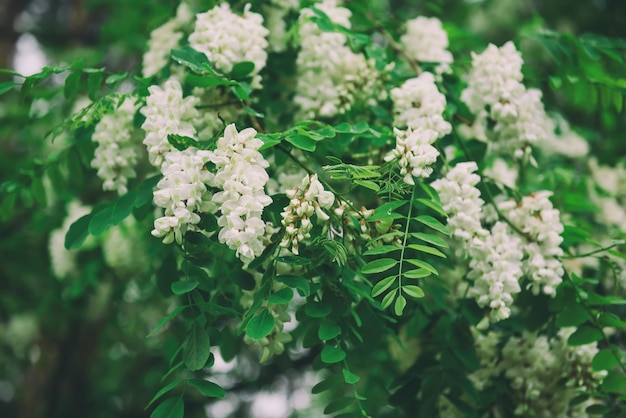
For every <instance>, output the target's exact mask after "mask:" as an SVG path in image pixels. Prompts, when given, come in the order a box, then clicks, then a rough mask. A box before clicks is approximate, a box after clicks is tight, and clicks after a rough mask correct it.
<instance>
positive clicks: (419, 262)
mask: <svg viewBox="0 0 626 418" xmlns="http://www.w3.org/2000/svg"><path fill="white" fill-rule="evenodd" d="M406 262H407V263H410V264H413V265H414V266H416V267H421V268H423V269H426V270H428V271H430V272H431V273H432V274H434V275H436V276H439V272H438V271H437V269H436V268H434V267H433V266H432V265H431V264H430V263H427V262H426V261H423V260H414V259H411V258H409V259H407V260H406Z"/></svg>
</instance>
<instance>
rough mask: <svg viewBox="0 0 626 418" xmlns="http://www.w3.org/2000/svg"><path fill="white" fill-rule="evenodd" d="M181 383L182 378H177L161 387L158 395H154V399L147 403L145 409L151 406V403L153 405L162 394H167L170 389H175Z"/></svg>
mask: <svg viewBox="0 0 626 418" xmlns="http://www.w3.org/2000/svg"><path fill="white" fill-rule="evenodd" d="M179 384H180V380H175V381H173V382H171V383H170V384H169V385H167V386H165V387H163V388H161V390H159V391H158V392H157V393H156V395H154V397H153V398H152V400H151V401H150V402H148V405H146V407H145V408H144V409H148V408H149V407H150V405H152V404H153V403H154V402H155V401H156V400H157V399H159V398H160V397H161V396H163V395H165V394H166V393H167V392H169V391H170V390H172V389H174V388H175V387H176V386H178V385H179Z"/></svg>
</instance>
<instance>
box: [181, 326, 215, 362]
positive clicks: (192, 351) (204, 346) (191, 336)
mask: <svg viewBox="0 0 626 418" xmlns="http://www.w3.org/2000/svg"><path fill="white" fill-rule="evenodd" d="M210 355H211V342H210V341H209V334H208V333H207V332H206V330H205V329H204V327H202V326H201V325H200V323H199V322H197V321H196V322H194V323H193V325H192V326H191V329H190V330H189V332H188V333H187V338H186V339H185V345H184V348H183V361H184V362H185V366H186V367H187V368H188V369H189V370H191V371H196V370H200V369H202V368H203V367H204V365H205V364H206V362H207V360H208V359H209V356H210Z"/></svg>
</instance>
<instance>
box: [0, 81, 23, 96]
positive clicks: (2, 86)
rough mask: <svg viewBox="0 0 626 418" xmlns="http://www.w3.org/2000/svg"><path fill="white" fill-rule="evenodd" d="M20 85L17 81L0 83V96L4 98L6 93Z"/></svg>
mask: <svg viewBox="0 0 626 418" xmlns="http://www.w3.org/2000/svg"><path fill="white" fill-rule="evenodd" d="M18 85H19V84H18V83H16V82H15V81H5V82H3V83H0V96H2V95H3V94H4V93H6V92H9V91H11V90H13V88H14V87H15V86H18Z"/></svg>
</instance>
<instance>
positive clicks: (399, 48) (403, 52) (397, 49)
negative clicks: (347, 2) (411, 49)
mask: <svg viewBox="0 0 626 418" xmlns="http://www.w3.org/2000/svg"><path fill="white" fill-rule="evenodd" d="M376 30H377V31H379V32H380V33H381V34H382V35H383V36H384V37H385V39H386V40H387V43H389V46H390V47H391V48H392V49H393V50H394V51H395V52H396V53H398V54H400V55H402V56H403V57H404V58H406V60H407V61H408V62H409V64H411V67H412V68H413V71H415V74H417V75H420V74H421V73H422V69H421V68H420V66H419V64H418V63H417V61H416V60H415V58H413V57H412V56H410V55H409V54H408V52H406V50H405V49H404V48H402V46H401V45H400V44H398V43H397V42H396V41H395V40H394V39H393V37H392V36H391V35H390V34H389V32H387V30H386V29H385V28H384V27H383V25H381V24H380V23H378V22H376Z"/></svg>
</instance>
